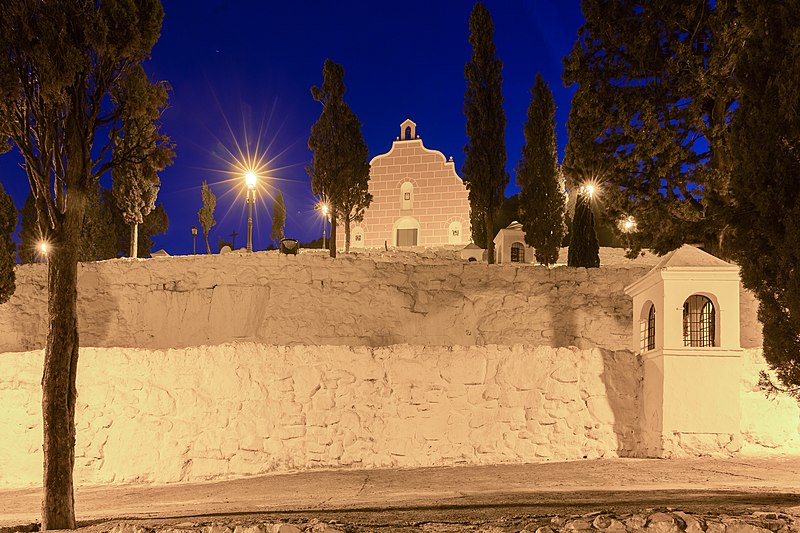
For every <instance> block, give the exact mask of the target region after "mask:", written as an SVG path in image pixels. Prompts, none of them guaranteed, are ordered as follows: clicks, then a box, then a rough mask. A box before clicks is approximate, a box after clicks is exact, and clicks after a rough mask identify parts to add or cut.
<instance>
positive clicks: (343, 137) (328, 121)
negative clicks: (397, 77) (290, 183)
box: [306, 59, 372, 257]
mask: <svg viewBox="0 0 800 533" xmlns="http://www.w3.org/2000/svg"><path fill="white" fill-rule="evenodd" d="M322 78H323V79H322V85H321V86H320V87H316V86H315V87H312V88H311V95H312V97H313V98H314V100H316V101H317V102H319V103H320V104H322V112H321V113H320V116H319V119H318V120H317V122H315V123H314V125H313V126H312V127H311V136H310V137H309V138H308V147H309V149H311V151H312V152H314V159H313V160H312V162H311V165H309V166H308V167H306V172H307V173H308V175H309V176H310V177H311V190H312V191H313V193H314V194H316V195H318V196H320V197H322V198H325V199H327V201H328V203H329V204H330V206H331V211H330V217H331V238H330V243H329V250H330V256H331V257H336V227H337V224H338V220H339V218H342V219H343V220H344V221H345V240H346V241H348V242H349V240H350V235H349V232H350V226H349V222H350V220H353V219H352V218H351V217H353V216H355V217H358V213H359V210H361V211H362V212H363V209H364V208H366V206H367V205H369V202H370V201H372V196H371V195H370V194H369V193H368V192H366V191H367V183H368V181H369V151H368V150H367V145H366V143H365V142H364V137H363V136H362V135H361V123H360V122H359V121H358V117H357V116H356V114H355V113H353V111H352V109H350V106H349V105H347V103H346V102H345V101H344V93H345V90H346V89H345V85H344V67H342V66H341V65H338V64H336V63H334V62H333V61H331V60H330V59H326V60H325V64H324V66H323V68H322Z"/></svg>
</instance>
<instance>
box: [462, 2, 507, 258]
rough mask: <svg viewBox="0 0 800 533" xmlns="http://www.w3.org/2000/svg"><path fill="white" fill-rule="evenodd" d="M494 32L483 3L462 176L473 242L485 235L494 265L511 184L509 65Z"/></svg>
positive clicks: (467, 73)
mask: <svg viewBox="0 0 800 533" xmlns="http://www.w3.org/2000/svg"><path fill="white" fill-rule="evenodd" d="M493 34H494V24H493V23H492V17H491V15H490V14H489V10H488V9H486V7H485V6H484V5H483V4H482V3H480V2H477V3H476V4H475V6H474V7H473V8H472V14H471V15H470V17H469V44H470V46H471V47H472V55H471V56H470V60H469V62H467V64H466V66H465V67H464V77H465V78H466V81H467V89H466V92H465V94H464V114H465V115H466V117H467V137H468V139H469V140H468V142H467V145H466V146H465V147H464V154H465V155H466V157H465V158H464V166H463V167H462V168H461V172H462V174H463V177H464V184H465V185H466V186H467V189H468V191H469V205H470V209H471V213H470V223H471V224H472V225H473V230H472V232H473V239H476V237H477V238H480V237H481V236H482V237H483V238H484V239H485V244H486V249H487V258H488V261H489V264H492V263H494V234H493V233H492V231H493V226H494V217H495V216H496V214H497V211H498V209H499V208H500V203H501V202H502V200H503V191H504V190H505V188H506V185H508V172H506V145H505V128H506V116H505V112H504V111H503V94H502V92H501V86H502V83H503V73H502V71H503V62H502V61H500V60H499V59H498V58H497V54H496V50H495V46H494V42H493V40H492V39H493ZM481 222H482V224H483V227H484V228H485V229H484V231H483V235H481V232H480V230H478V231H476V230H475V227H476V226H477V225H478V224H480V223H481ZM475 242H478V241H477V240H476V241H475Z"/></svg>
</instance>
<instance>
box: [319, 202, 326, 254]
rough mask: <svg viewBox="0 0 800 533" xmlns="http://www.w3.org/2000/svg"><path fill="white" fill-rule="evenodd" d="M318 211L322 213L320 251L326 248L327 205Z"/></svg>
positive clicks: (323, 205)
mask: <svg viewBox="0 0 800 533" xmlns="http://www.w3.org/2000/svg"><path fill="white" fill-rule="evenodd" d="M319 209H320V211H322V249H323V250H324V249H325V248H327V246H325V239H326V238H327V236H328V235H327V233H328V204H322V205H321V206H320V208H319Z"/></svg>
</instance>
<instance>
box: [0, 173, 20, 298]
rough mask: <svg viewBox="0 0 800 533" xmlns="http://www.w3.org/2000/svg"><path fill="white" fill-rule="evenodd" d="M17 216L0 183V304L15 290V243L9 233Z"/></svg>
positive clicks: (15, 224) (15, 227)
mask: <svg viewBox="0 0 800 533" xmlns="http://www.w3.org/2000/svg"><path fill="white" fill-rule="evenodd" d="M18 216H19V215H18V214H17V208H16V207H15V206H14V200H12V199H11V196H9V195H8V194H7V193H6V191H5V189H4V188H3V184H2V183H0V304H4V303H6V302H7V301H8V299H9V298H11V295H12V294H14V291H15V290H16V280H15V276H14V267H15V266H16V264H17V257H16V255H17V245H16V244H14V240H13V239H12V238H11V234H12V233H14V230H15V229H17V218H18Z"/></svg>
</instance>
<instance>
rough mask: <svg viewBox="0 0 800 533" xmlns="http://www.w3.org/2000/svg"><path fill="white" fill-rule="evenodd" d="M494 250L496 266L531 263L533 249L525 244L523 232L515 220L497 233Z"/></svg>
mask: <svg viewBox="0 0 800 533" xmlns="http://www.w3.org/2000/svg"><path fill="white" fill-rule="evenodd" d="M494 249H495V257H497V263H498V264H503V263H506V264H508V263H532V262H533V257H534V256H533V248H531V247H530V246H528V245H527V244H525V231H524V230H523V229H522V224H520V223H519V222H517V221H516V220H515V221H514V222H512V223H511V224H509V225H508V227H506V228H503V229H501V230H500V231H498V232H497V235H496V236H495V238H494Z"/></svg>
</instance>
